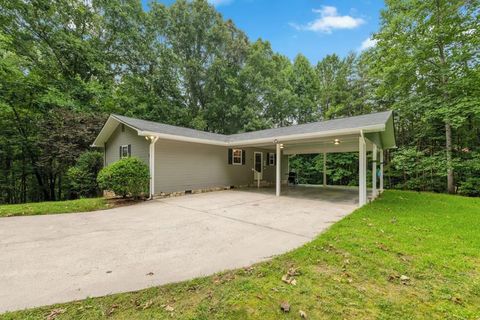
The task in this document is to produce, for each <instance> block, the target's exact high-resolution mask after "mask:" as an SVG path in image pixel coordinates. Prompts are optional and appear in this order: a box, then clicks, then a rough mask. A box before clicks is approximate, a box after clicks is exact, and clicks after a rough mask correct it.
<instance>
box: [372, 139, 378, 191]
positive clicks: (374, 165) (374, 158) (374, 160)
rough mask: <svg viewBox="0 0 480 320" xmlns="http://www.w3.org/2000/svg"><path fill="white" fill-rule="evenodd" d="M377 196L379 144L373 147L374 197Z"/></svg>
mask: <svg viewBox="0 0 480 320" xmlns="http://www.w3.org/2000/svg"><path fill="white" fill-rule="evenodd" d="M376 197H377V145H376V144H375V143H374V144H373V149H372V199H375V198H376Z"/></svg>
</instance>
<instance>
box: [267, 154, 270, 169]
mask: <svg viewBox="0 0 480 320" xmlns="http://www.w3.org/2000/svg"><path fill="white" fill-rule="evenodd" d="M269 165H270V153H269V152H267V166H269Z"/></svg>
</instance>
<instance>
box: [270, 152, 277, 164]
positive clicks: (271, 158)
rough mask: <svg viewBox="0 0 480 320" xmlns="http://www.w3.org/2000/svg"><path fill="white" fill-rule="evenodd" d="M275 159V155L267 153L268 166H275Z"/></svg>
mask: <svg viewBox="0 0 480 320" xmlns="http://www.w3.org/2000/svg"><path fill="white" fill-rule="evenodd" d="M276 158H277V155H276V154H275V153H269V154H268V165H269V166H274V165H275V162H276V161H275V160H277V159H276Z"/></svg>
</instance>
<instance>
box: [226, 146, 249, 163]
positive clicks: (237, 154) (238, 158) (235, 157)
mask: <svg viewBox="0 0 480 320" xmlns="http://www.w3.org/2000/svg"><path fill="white" fill-rule="evenodd" d="M228 164H233V165H244V164H245V150H242V149H228Z"/></svg>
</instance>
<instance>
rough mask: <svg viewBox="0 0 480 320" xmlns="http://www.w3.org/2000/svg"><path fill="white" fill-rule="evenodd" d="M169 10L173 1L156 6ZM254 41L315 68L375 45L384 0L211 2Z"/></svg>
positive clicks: (215, 0) (211, 0)
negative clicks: (303, 59)
mask: <svg viewBox="0 0 480 320" xmlns="http://www.w3.org/2000/svg"><path fill="white" fill-rule="evenodd" d="M156 1H159V2H161V3H164V4H166V5H170V4H171V3H173V2H174V0H156ZM142 2H143V3H144V6H145V8H147V2H148V1H147V0H142ZM209 2H210V3H211V4H213V5H214V6H215V8H216V9H217V10H218V11H219V12H220V13H221V14H222V15H223V17H224V19H232V20H233V21H234V23H235V25H236V26H237V27H238V28H240V29H241V30H243V31H244V32H245V33H246V34H247V35H248V37H249V39H250V41H255V40H257V39H258V38H261V39H263V40H268V41H269V42H270V43H271V45H272V48H273V50H274V51H276V52H279V53H281V54H284V55H286V56H287V57H289V58H290V59H292V60H293V59H294V58H295V56H296V55H297V54H299V53H301V54H303V55H305V56H306V57H307V58H308V59H309V60H310V61H311V62H312V63H317V62H318V61H319V60H321V59H322V58H324V57H325V56H326V55H328V54H333V53H336V54H338V55H340V56H341V57H344V56H346V55H347V54H348V53H350V52H360V51H362V50H364V49H365V48H368V47H369V46H373V45H375V42H374V41H372V40H371V39H370V36H371V34H372V33H374V32H375V31H377V29H378V27H379V16H380V10H381V9H382V8H383V7H384V3H383V1H382V0H336V1H335V0H209Z"/></svg>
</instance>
